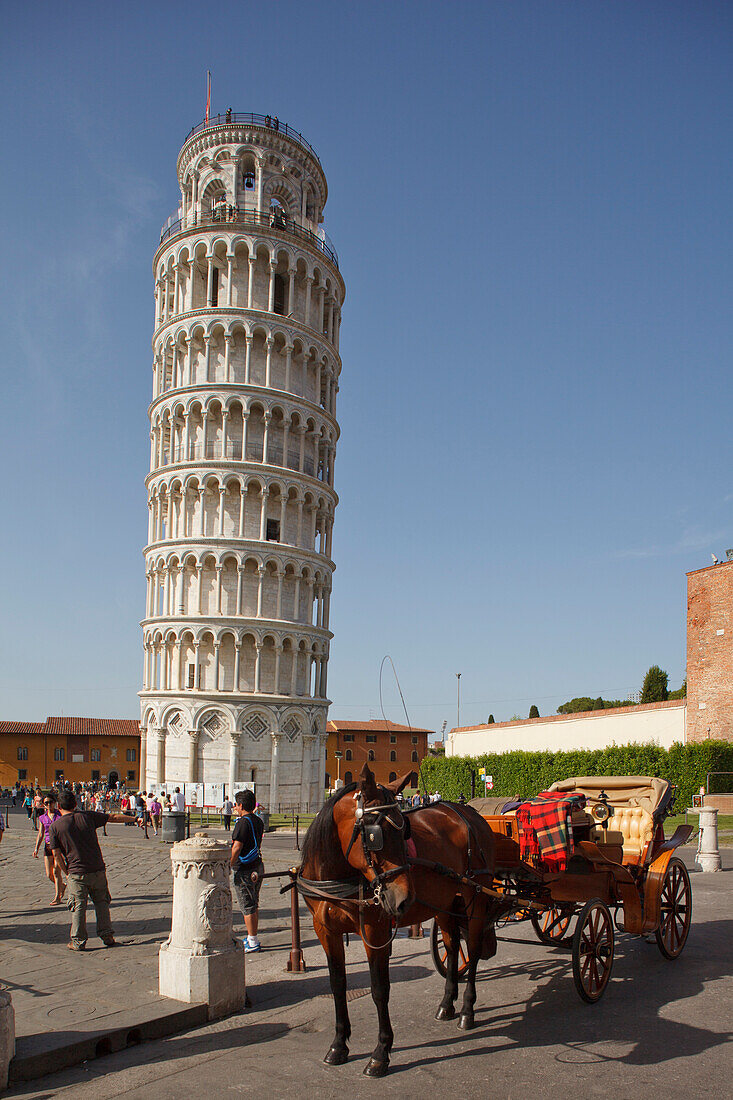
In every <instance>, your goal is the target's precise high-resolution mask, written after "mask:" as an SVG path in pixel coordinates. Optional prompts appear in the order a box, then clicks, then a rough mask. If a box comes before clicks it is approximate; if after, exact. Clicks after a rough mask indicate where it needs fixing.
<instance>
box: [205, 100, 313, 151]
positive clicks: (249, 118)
mask: <svg viewBox="0 0 733 1100" xmlns="http://www.w3.org/2000/svg"><path fill="white" fill-rule="evenodd" d="M214 126H263V127H264V128H265V129H266V130H274V131H275V133H279V134H284V135H285V137H288V138H290V139H291V141H297V143H298V145H302V146H303V148H304V149H307V150H308V152H309V153H310V154H311V156H314V157H315V158H316V160H317V161H318V163H319V164H320V163H321V158H320V157H319V156H318V153H317V152H316V151H315V149H314V148H313V146H312V145H311V143H310V142H309V141H307V140H306V139H305V138H304V137H303V135H302V134H301V133H300V131H299V130H295V129H293V127H292V126H288V124H287V122H281V121H280V119H279V118H278V117H277V115H258V114H254V113H252V112H248V111H244V112H243V111H225V112H224V114H223V115H210V116H209V120H208V122H207V121H206V119H204V121H203V122H199V124H198V126H192V127H191V129H190V130H189V132H188V133H187V134H186V141H188V139H189V138H191V137H193V135H194V134H198V133H200V132H201V131H202V130H210V129H212V127H214Z"/></svg>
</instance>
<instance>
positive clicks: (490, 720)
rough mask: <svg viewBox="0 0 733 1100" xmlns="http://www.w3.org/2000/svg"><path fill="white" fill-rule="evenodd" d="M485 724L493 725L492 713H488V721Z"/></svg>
mask: <svg viewBox="0 0 733 1100" xmlns="http://www.w3.org/2000/svg"><path fill="white" fill-rule="evenodd" d="M486 725H487V726H493V725H494V716H493V714H490V715H489V720H488V722H487V723H486Z"/></svg>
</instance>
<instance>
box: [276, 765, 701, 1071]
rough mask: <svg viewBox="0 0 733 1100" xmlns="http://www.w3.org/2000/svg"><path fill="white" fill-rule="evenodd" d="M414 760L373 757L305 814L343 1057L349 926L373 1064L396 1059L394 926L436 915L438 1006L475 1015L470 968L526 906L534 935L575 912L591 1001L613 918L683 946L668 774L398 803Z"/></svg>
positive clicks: (306, 848) (682, 835)
mask: <svg viewBox="0 0 733 1100" xmlns="http://www.w3.org/2000/svg"><path fill="white" fill-rule="evenodd" d="M409 779H410V776H409V775H408V776H405V777H404V778H403V779H402V780H400V781H397V782H396V783H393V784H390V785H389V786H387V787H384V786H380V785H378V784H377V783H376V781H375V779H374V776H373V775H372V773H371V771H370V770H369V767H368V766H367V765H365V766H364V770H363V771H362V774H361V776H360V780H359V782H358V783H356V784H352V785H350V786H349V787H346V788H344V790H342V791H340V792H339V793H338V794H337V795H335V796H334V797H333V798H331V799H330V800H329V802H328V803H327V804H326V806H325V807H324V809H323V810H322V811H321V812H320V814H319V815H318V816H317V817H316V819H315V821H314V822H313V824H312V825H311V827H310V829H309V831H308V833H307V835H306V838H305V841H304V844H303V859H302V864H301V868H300V871H299V874H298V878H297V886H298V890H299V891H300V893H301V894H302V895H303V896H304V898H305V900H306V903H307V905H308V907H309V909H310V910H311V913H312V915H313V925H314V928H315V931H316V934H317V935H318V938H319V940H320V941H321V944H322V945H323V948H324V950H325V952H326V956H327V959H328V966H329V976H330V981H331V990H332V993H333V997H334V1005H335V1011H336V1032H335V1035H334V1040H333V1043H332V1045H331V1047H330V1049H329V1051H328V1053H327V1054H326V1057H325V1061H326V1062H327V1063H329V1064H332V1065H338V1064H341V1063H342V1062H345V1061H346V1059H347V1057H348V1046H347V1040H348V1038H349V1035H350V1032H351V1026H350V1023H349V1016H348V1009H347V997H346V968H345V953H344V936H345V935H348V934H349V933H357V934H358V935H360V936H361V939H362V940H363V943H364V947H365V950H366V954H367V958H368V960H369V968H370V975H371V984H372V996H373V999H374V1001H375V1003H376V1006H377V1012H378V1016H379V1041H378V1044H377V1047H376V1049H375V1050H374V1053H373V1054H372V1057H371V1059H370V1061H369V1063H368V1064H367V1066H366V1068H365V1070H364V1072H365V1073H366V1074H367V1075H368V1076H377V1077H378V1076H382V1075H383V1074H384V1073H386V1072H387V1069H388V1066H389V1053H390V1050H391V1048H392V1042H393V1032H392V1027H391V1023H390V1019H389V1010H388V1001H389V957H390V954H391V947H392V942H393V940H394V937H395V935H396V933H397V930H398V928H400V927H405V926H408V925H414V924H417V923H421V922H423V921H425V920H429V919H430V918H431V917H432V918H434V920H435V926H434V930H433V940H432V949H433V957H434V960H435V963H436V968H437V969H438V970H439V972H440V973H441V974H442V975H443V976H444V977H445V988H444V993H443V997H442V999H441V1001H440V1004H439V1006H438V1010H437V1013H436V1019H438V1020H451V1019H454V1018H455V1016H456V1012H455V1001H456V998H457V995H458V982H459V980H460V979H464V980H465V990H464V996H463V1002H462V1005H461V1009H460V1014H459V1019H458V1026H459V1027H461V1028H464V1029H470V1028H472V1027H473V1026H474V1004H475V1001H476V968H477V965H478V962H479V960H480V959H489V958H491V957H492V956H493V955H494V954H495V953H496V950H497V937H496V928H497V926H499V925H501V924H502V923H503V922H506V921H508V920H516V919H530V920H531V921H532V924H533V925H534V928H535V930H536V932H537V934H538V936H539V938H540V939H541V940H542V941H543V942H546V943H554V944H556V943H558V942H559V941H561V940H562V939H563V938H564V937H565V936H566V935H567V932H568V930H569V927H570V923H571V921H572V920H574V919H575V921H576V924H575V931H574V933H573V941H572V945H573V975H574V979H575V984H576V988H577V990H578V992H579V994H580V996H581V997H582V998H583V999H584V1000H585V1001H588V1002H590V1003H593V1002H595V1001H597V1000H598V999H599V998H600V997H601V995H602V994H603V992H604V990H605V988H606V986H607V984H608V981H609V978H610V975H611V968H612V965H613V956H614V923H615V924H616V927H617V928H619V929H620V930H623V931H624V932H631V933H636V934H639V935H645V934H651V933H654V935H655V937H656V941H657V944H658V946H659V949H660V951H661V952H662V954H663V955H664V956H665V957H666V958H668V959H676V958H678V957H679V955H680V953H681V952H682V949H683V947H684V945H685V941H686V939H687V935H688V932H689V928H690V919H691V913H692V896H691V889H690V880H689V876H688V874H687V870H686V868H685V866H684V864H683V863H682V861H681V860H680V859H678V858H677V857H676V856H675V855H674V851H675V849H676V848H677V847H678V846H679V845H680V844H684V843H685V841H686V840H687V839H688V838H689V836H690V833H691V831H692V829H691V827H690V826H680V827H679V828H678V829H677V831H676V833H675V834H674V836H673V837H672V838H671V839H669V840H666V839H665V837H664V829H663V822H664V820H665V818H666V817H667V816H668V815H669V814H670V813H671V811H672V805H673V802H674V793H675V792H674V788H673V787H671V785H670V784H669V783H667V782H665V781H664V780H660V779H656V778H653V777H646V776H634V777H618V776H604V777H587V778H582V779H568V780H563V781H562V782H559V783H556V784H554V786H553V787H552V788H550V791H548V792H543V794H542V795H540V796H537V797H536V798H534V799H530V800H528V801H526V802H521V803H518V804H517V805H516V806H515V807H514V808H512V809H507V808H506V807H505V806H503V805H499V806H496V805H494V806H488V807H487V806H481V807H480V809H481V811H482V812H478V810H477V809H476V808H474V807H473V806H471V805H461V804H459V803H449V802H435V803H431V804H430V805H428V806H423V807H419V808H415V809H409V808H408V809H404V808H401V807H400V806H398V804H397V802H396V797H395V796H396V795H397V794H398V793H399V790H400V789H401V788H402V787H403V786H404V785H405V784H406V783H407V782H408V781H409Z"/></svg>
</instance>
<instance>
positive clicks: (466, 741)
mask: <svg viewBox="0 0 733 1100" xmlns="http://www.w3.org/2000/svg"><path fill="white" fill-rule="evenodd" d="M685 715H686V704H685V700H684V699H679V700H678V699H675V700H673V701H671V702H668V703H648V704H646V705H644V706H638V707H629V708H623V709H619V710H612V711H591V712H589V713H585V714H578V715H575V714H569V715H553V716H552V717H550V718H533V719H532V721H526V722H497V723H495V724H492V725H490V726H475V727H473V728H470V729H458V730H451V731H450V733H449V734H448V735H447V737H446V739H445V754H446V756H480V755H481V754H482V753H486V752H512V751H513V750H515V749H522V750H524V751H527V752H533V751H539V750H549V751H552V752H563V751H567V750H570V749H604V748H606V747H607V746H608V745H613V744H615V745H629V744H645V743H648V742H650V741H654V742H655V743H656V744H657V745H659V746H660V747H661V748H664V749H668V748H669V747H670V746H671V745H672V744H674V742H675V741H680V742H682V743H683V744H684V742H685Z"/></svg>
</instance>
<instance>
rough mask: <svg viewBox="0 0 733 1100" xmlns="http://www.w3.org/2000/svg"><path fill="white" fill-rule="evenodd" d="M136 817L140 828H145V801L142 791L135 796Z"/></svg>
mask: <svg viewBox="0 0 733 1100" xmlns="http://www.w3.org/2000/svg"><path fill="white" fill-rule="evenodd" d="M135 817H136V818H137V823H138V825H139V826H140V828H141V829H142V828H144V826H145V799H144V798H143V796H142V793H141V792H140V791H138V792H137V794H136V795H135Z"/></svg>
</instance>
